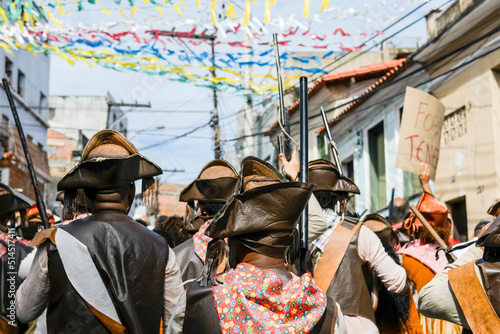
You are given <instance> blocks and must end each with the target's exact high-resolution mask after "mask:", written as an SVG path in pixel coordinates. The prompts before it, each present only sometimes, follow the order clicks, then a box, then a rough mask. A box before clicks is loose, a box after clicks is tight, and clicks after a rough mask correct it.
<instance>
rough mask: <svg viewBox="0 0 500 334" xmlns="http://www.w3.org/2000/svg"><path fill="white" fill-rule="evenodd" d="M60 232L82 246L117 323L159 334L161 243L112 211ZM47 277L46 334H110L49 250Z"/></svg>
mask: <svg viewBox="0 0 500 334" xmlns="http://www.w3.org/2000/svg"><path fill="white" fill-rule="evenodd" d="M59 228H61V229H64V230H65V231H66V232H68V233H69V234H71V235H72V236H73V237H75V238H76V239H78V240H79V241H80V242H82V243H83V244H85V245H86V246H87V248H88V250H89V253H90V255H91V256H92V259H93V261H94V264H95V266H96V268H97V270H98V271H99V273H100V276H101V279H102V281H103V283H104V285H105V286H106V288H107V290H108V292H109V294H110V297H111V299H112V301H113V304H114V305H115V309H116V311H117V313H118V316H119V317H120V320H121V323H122V324H123V325H124V326H125V327H126V328H127V329H128V330H129V331H130V332H131V333H134V334H136V333H137V334H142V333H158V332H159V330H160V320H161V315H162V313H163V292H164V281H165V267H166V265H167V261H168V252H169V248H168V246H167V243H166V241H165V239H164V238H162V237H161V236H159V235H157V234H155V233H154V232H151V231H149V230H148V229H147V228H145V227H144V226H142V225H140V224H138V223H137V222H135V221H134V220H132V219H131V218H130V217H129V216H127V215H126V214H124V213H120V212H116V211H104V212H98V213H96V214H94V215H92V216H90V217H87V218H85V219H80V220H76V221H73V222H72V223H71V224H69V225H66V226H63V227H59ZM46 242H48V241H46ZM75 260H77V259H75ZM49 275H50V280H51V290H50V298H49V304H48V310H47V328H48V330H49V333H60V332H61V331H63V332H69V331H70V329H74V330H76V332H79V333H109V331H108V330H107V329H106V328H105V327H104V326H103V325H102V324H101V323H100V321H99V320H98V319H97V318H96V317H95V315H94V314H93V313H92V311H90V309H89V308H88V307H87V305H86V304H85V301H84V300H83V299H82V298H81V297H80V296H79V294H78V293H77V292H76V290H75V289H74V288H73V286H72V285H71V283H70V282H69V280H68V277H67V276H66V273H65V270H64V267H63V263H62V261H61V259H60V257H59V252H58V250H57V246H54V245H52V244H50V245H49ZM76 332H75V333H76Z"/></svg>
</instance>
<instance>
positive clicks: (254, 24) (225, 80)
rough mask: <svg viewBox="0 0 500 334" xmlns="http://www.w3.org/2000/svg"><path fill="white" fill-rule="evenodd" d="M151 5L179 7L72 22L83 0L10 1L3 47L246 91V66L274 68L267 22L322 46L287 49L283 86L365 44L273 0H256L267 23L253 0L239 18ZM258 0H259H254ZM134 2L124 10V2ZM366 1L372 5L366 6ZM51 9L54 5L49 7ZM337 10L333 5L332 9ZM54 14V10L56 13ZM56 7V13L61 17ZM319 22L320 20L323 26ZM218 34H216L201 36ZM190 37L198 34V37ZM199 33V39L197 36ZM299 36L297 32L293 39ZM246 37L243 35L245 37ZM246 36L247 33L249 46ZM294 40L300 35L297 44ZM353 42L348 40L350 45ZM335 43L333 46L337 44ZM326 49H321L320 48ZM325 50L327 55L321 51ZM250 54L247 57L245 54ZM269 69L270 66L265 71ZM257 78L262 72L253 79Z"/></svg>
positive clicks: (151, 0)
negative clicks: (275, 8) (282, 9)
mask: <svg viewBox="0 0 500 334" xmlns="http://www.w3.org/2000/svg"><path fill="white" fill-rule="evenodd" d="M143 1H144V3H146V4H147V5H152V6H153V7H154V8H156V10H157V11H158V13H159V14H160V15H162V16H163V15H165V12H166V11H167V9H168V8H169V7H171V8H173V9H174V10H175V12H177V14H178V16H179V17H178V18H177V19H174V20H165V19H164V18H161V17H160V18H158V17H156V18H150V17H148V18H147V19H145V20H140V21H134V20H133V17H134V15H136V13H137V12H138V11H140V10H142V8H143V7H139V6H138V4H137V2H139V1H136V0H127V1H126V3H125V2H124V3H123V4H122V1H121V0H115V1H114V3H115V5H116V6H120V7H119V8H118V12H119V13H120V14H121V15H122V16H123V19H121V20H119V21H112V22H107V23H105V24H101V25H95V24H94V25H89V26H85V25H82V24H79V25H77V26H71V25H70V24H69V23H68V22H67V21H69V20H64V19H63V18H64V17H65V16H70V13H69V12H68V9H69V6H74V7H73V9H75V8H76V10H77V11H82V12H84V11H85V7H84V2H83V0H73V3H70V2H69V1H64V0H56V1H52V2H48V3H47V4H44V3H43V2H42V1H41V0H40V1H38V3H35V1H34V0H12V1H11V2H10V4H9V5H8V6H7V8H6V9H3V8H1V7H0V47H2V48H3V49H4V50H5V51H6V52H9V53H12V51H13V50H18V49H25V50H28V51H30V52H32V53H35V54H36V53H43V52H50V53H54V54H57V55H59V56H60V57H61V58H63V59H65V60H67V61H68V62H69V63H71V64H74V63H75V62H76V61H83V62H86V63H88V64H89V66H93V65H100V66H104V67H107V68H112V69H115V70H122V71H125V70H131V71H138V72H143V73H147V74H155V75H166V76H167V78H168V79H169V80H174V81H181V82H191V83H194V84H196V85H200V86H209V87H213V86H217V88H218V89H221V90H225V89H229V88H231V89H236V90H237V91H239V90H243V85H242V82H243V75H242V73H240V72H242V71H241V68H242V67H243V66H248V65H251V66H254V67H255V68H264V67H273V66H274V53H273V49H272V48H271V47H270V46H269V41H270V39H271V38H270V32H269V29H274V30H276V28H277V29H278V31H279V32H280V42H279V43H280V45H282V46H288V47H291V48H292V47H293V48H294V49H296V50H298V49H299V48H305V49H306V48H307V49H309V50H310V49H315V50H317V51H320V53H319V55H317V56H304V55H301V54H299V53H295V52H284V53H282V55H281V59H282V62H283V64H282V66H283V69H284V70H289V71H294V72H293V73H300V74H297V75H294V76H291V77H287V78H285V85H287V84H288V83H291V82H292V81H294V80H295V79H296V78H297V77H298V76H300V75H302V74H316V73H326V72H325V71H324V70H323V61H324V60H328V61H332V60H333V59H335V58H338V57H341V56H342V55H344V54H345V53H346V52H349V51H361V50H362V49H363V48H364V47H365V45H364V44H360V45H355V46H344V40H343V39H344V38H347V37H350V36H353V35H354V33H350V32H348V31H345V30H344V29H343V28H341V27H335V28H332V30H331V31H329V32H328V34H327V32H326V29H325V28H324V27H323V28H321V34H319V33H314V32H312V31H311V30H313V29H315V28H314V27H315V25H314V24H315V23H318V24H319V25H320V26H321V24H320V23H322V20H321V18H320V17H319V16H318V15H317V14H315V15H314V18H312V19H308V20H306V21H300V20H298V19H297V18H295V16H294V15H292V16H290V17H289V18H288V19H283V18H282V17H279V16H278V17H276V18H271V17H270V8H271V4H275V3H276V0H259V1H264V2H265V15H264V20H263V22H262V21H260V20H259V18H258V17H257V16H254V17H252V19H250V12H251V5H252V4H251V2H252V1H250V0H246V1H245V8H244V13H243V17H240V18H239V19H238V18H237V16H236V11H235V8H234V6H233V5H232V3H231V2H229V4H228V5H227V6H226V11H225V13H224V14H225V15H224V19H218V18H217V17H218V16H217V15H216V14H215V9H216V6H217V0H212V1H211V2H209V6H210V14H211V22H210V21H204V20H200V19H197V20H195V19H189V18H186V17H184V13H183V11H182V8H185V7H186V2H192V4H189V5H191V6H194V4H195V5H196V7H197V8H200V7H201V4H200V1H201V0H180V1H175V0H143ZM309 1H310V0H305V3H304V12H303V16H304V17H306V18H307V17H309V6H310V3H309ZM395 1H398V2H399V0H395ZM253 2H256V0H253ZM87 3H88V4H90V5H94V6H102V4H101V3H100V1H99V0H88V1H87ZM127 4H128V6H129V7H131V8H130V9H129V10H127V13H128V15H127V14H126V13H125V10H124V9H123V8H122V5H127ZM365 7H366V8H368V7H367V6H365ZM51 8H53V10H51ZM100 9H101V11H102V12H103V13H104V14H106V15H111V12H110V10H109V9H106V8H104V7H100ZM329 9H330V7H329V1H328V0H322V5H321V11H328V10H329ZM331 11H332V12H333V10H331ZM337 11H338V12H339V13H341V15H346V11H347V12H349V13H348V14H351V15H355V14H356V12H355V11H354V10H351V9H347V10H343V11H340V9H337ZM54 13H56V14H54ZM57 14H59V17H56V16H57ZM318 24H317V25H318ZM375 34H378V35H383V32H382V31H379V30H376V31H374V32H370V33H368V32H366V33H365V32H362V33H357V34H356V35H357V36H356V37H357V39H358V40H361V39H362V38H364V39H366V38H367V37H370V36H373V35H375ZM209 35H210V36H216V37H217V38H216V39H211V38H206V39H205V38H203V37H204V36H209ZM193 36H197V37H198V38H196V39H194V38H193ZM200 36H201V37H202V38H199V37H200ZM294 36H297V37H300V38H297V39H295V38H294ZM242 39H243V40H242ZM244 40H247V41H248V40H250V44H251V45H252V46H248V43H247V42H245V41H244ZM295 40H298V41H301V42H300V43H296V42H295ZM212 43H213V44H214V45H223V46H225V47H224V48H217V49H222V50H228V49H234V51H235V52H215V57H214V58H212V53H211V52H209V51H208V47H211V44H212ZM347 43H348V42H347V41H346V44H347ZM333 50H335V51H333ZM321 51H323V52H321ZM321 53H322V55H321ZM249 56H250V58H251V60H248V58H249ZM288 60H293V61H294V63H295V64H300V65H296V66H287V61H288ZM214 69H215V70H216V71H217V72H218V74H219V75H221V73H222V76H217V77H212V75H211V73H210V71H212V70H214ZM258 72H262V71H257V73H254V72H252V73H251V74H250V75H251V77H252V80H251V83H250V85H251V87H252V89H253V90H254V92H255V93H258V94H262V93H263V92H264V91H266V90H273V91H275V90H276V89H277V88H276V85H275V84H274V83H273V84H272V85H267V84H263V83H262V82H264V80H262V79H270V80H276V79H275V78H274V77H273V76H272V75H269V74H259V73H258ZM267 72H269V71H267ZM253 79H259V81H260V83H259V84H256V83H254V82H253Z"/></svg>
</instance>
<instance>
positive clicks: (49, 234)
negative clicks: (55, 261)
mask: <svg viewBox="0 0 500 334" xmlns="http://www.w3.org/2000/svg"><path fill="white" fill-rule="evenodd" d="M56 232H57V227H51V228H46V229H44V230H41V231H40V232H38V233H37V234H35V237H34V238H33V240H31V243H30V245H31V246H32V247H35V246H38V245H41V244H42V243H43V242H44V241H45V240H47V239H50V241H51V242H52V243H53V244H54V245H55V244H56V237H55V236H56Z"/></svg>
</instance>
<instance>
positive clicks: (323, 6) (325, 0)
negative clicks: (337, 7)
mask: <svg viewBox="0 0 500 334" xmlns="http://www.w3.org/2000/svg"><path fill="white" fill-rule="evenodd" d="M328 7H330V0H323V2H322V3H321V11H324V10H325V9H327V8H328Z"/></svg>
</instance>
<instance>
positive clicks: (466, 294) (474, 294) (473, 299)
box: [448, 262, 500, 334]
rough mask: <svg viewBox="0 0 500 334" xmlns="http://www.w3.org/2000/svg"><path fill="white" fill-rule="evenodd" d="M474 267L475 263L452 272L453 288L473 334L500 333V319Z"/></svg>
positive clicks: (451, 282)
mask: <svg viewBox="0 0 500 334" xmlns="http://www.w3.org/2000/svg"><path fill="white" fill-rule="evenodd" d="M474 265H475V264H474V262H469V263H467V264H465V265H463V266H460V267H457V268H454V269H452V270H450V271H449V272H448V278H449V281H450V285H451V288H452V290H453V293H454V294H455V297H456V298H457V300H458V303H459V304H460V307H461V308H462V311H463V312H464V315H465V318H466V319H467V322H468V323H469V326H470V328H471V330H472V332H474V333H476V334H482V333H500V319H499V318H498V315H497V314H496V313H495V310H494V309H493V307H492V306H491V304H490V301H489V300H488V298H487V297H486V293H485V292H484V290H483V287H482V286H481V282H480V281H479V278H478V277H477V275H476V270H475V268H474Z"/></svg>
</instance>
